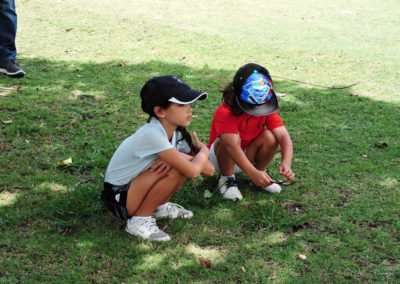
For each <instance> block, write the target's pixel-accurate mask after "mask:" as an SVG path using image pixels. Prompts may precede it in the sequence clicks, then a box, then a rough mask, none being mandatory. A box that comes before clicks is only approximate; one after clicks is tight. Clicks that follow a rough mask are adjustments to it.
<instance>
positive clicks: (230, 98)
mask: <svg viewBox="0 0 400 284" xmlns="http://www.w3.org/2000/svg"><path fill="white" fill-rule="evenodd" d="M219 91H220V92H221V93H222V97H223V101H224V103H225V104H226V105H227V106H228V107H229V108H230V110H231V112H232V114H233V115H234V116H239V115H241V114H242V113H243V110H242V109H241V108H240V107H239V105H238V104H237V102H236V95H235V92H234V91H233V82H230V83H228V84H227V85H226V86H225V88H224V89H223V90H219Z"/></svg>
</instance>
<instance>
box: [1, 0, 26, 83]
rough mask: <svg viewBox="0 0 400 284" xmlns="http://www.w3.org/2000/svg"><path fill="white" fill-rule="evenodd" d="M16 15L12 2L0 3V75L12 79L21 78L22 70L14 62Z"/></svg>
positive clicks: (7, 0) (13, 2) (15, 51)
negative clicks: (11, 77)
mask: <svg viewBox="0 0 400 284" xmlns="http://www.w3.org/2000/svg"><path fill="white" fill-rule="evenodd" d="M16 33H17V13H16V11H15V1H14V0H1V1H0V73H3V74H6V75H8V76H13V77H22V76H24V75H25V72H24V70H22V68H21V67H19V65H18V63H17V62H16V61H15V58H16V56H17V49H16V47H15V36H16Z"/></svg>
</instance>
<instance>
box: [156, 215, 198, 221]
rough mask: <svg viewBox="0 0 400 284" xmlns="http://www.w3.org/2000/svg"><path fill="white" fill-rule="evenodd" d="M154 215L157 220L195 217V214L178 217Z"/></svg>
mask: <svg viewBox="0 0 400 284" xmlns="http://www.w3.org/2000/svg"><path fill="white" fill-rule="evenodd" d="M152 217H153V218H154V219H156V220H166V219H170V220H175V219H191V218H192V217H193V215H192V216H189V215H183V216H180V217H176V218H171V217H169V216H162V217H156V216H152Z"/></svg>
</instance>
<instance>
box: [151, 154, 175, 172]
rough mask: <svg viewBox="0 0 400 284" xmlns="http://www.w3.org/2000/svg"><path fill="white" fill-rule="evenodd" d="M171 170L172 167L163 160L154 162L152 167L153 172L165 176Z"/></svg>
mask: <svg viewBox="0 0 400 284" xmlns="http://www.w3.org/2000/svg"><path fill="white" fill-rule="evenodd" d="M170 169H171V166H170V165H169V164H167V163H166V162H165V161H164V160H163V159H160V158H159V159H157V160H155V161H154V162H153V164H152V165H151V167H150V171H151V172H155V173H156V174H159V175H165V174H166V173H168V171H169V170H170Z"/></svg>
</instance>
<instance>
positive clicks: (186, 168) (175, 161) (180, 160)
mask: <svg viewBox="0 0 400 284" xmlns="http://www.w3.org/2000/svg"><path fill="white" fill-rule="evenodd" d="M193 137H194V139H195V142H196V143H195V144H196V147H197V149H199V152H198V153H197V154H196V155H194V156H193V157H192V156H191V160H189V159H187V158H186V156H185V155H184V154H183V153H180V152H179V151H177V150H176V149H169V150H166V151H163V152H160V153H158V156H159V157H160V158H161V159H163V160H164V161H165V162H166V163H168V164H169V165H170V166H171V167H173V168H175V169H177V170H178V171H180V172H181V173H182V174H184V175H185V176H186V177H189V178H197V177H198V176H199V175H200V174H201V173H202V172H203V170H204V169H205V168H206V169H208V171H207V170H206V171H207V172H208V173H210V172H211V171H210V170H211V169H210V168H207V167H208V165H207V164H208V163H209V160H208V155H209V153H210V151H209V150H208V148H207V146H206V145H204V144H203V143H201V142H200V141H199V139H198V138H197V135H196V134H195V133H194V134H193ZM211 166H212V165H211ZM212 172H214V171H212Z"/></svg>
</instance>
